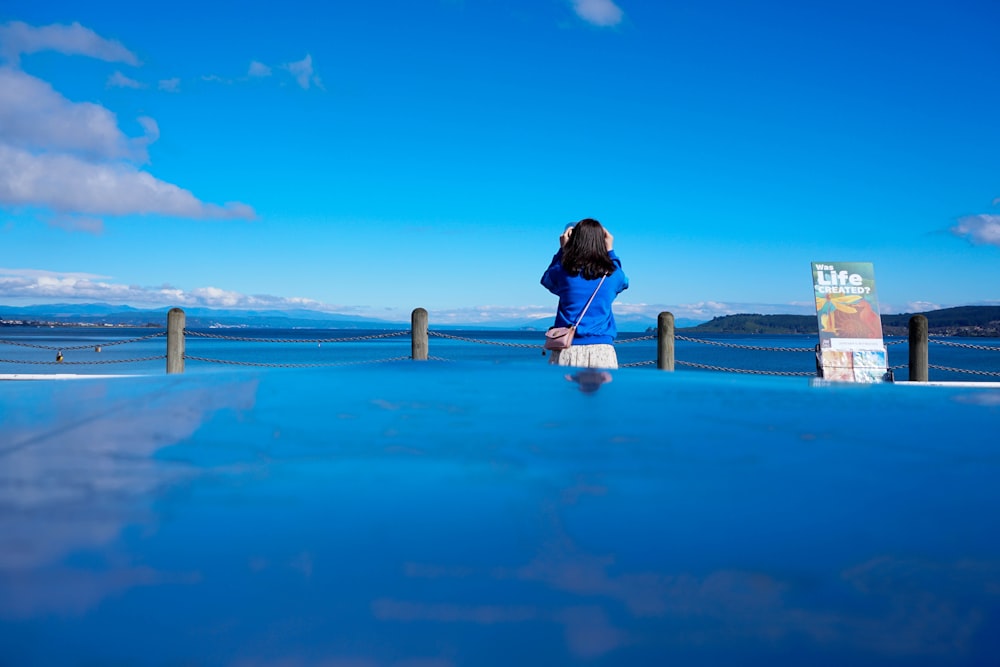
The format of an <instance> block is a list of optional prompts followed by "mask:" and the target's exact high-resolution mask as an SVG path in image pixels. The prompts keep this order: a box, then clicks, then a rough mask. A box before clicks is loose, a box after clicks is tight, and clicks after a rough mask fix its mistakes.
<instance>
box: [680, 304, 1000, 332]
mask: <svg viewBox="0 0 1000 667" xmlns="http://www.w3.org/2000/svg"><path fill="white" fill-rule="evenodd" d="M913 315H923V316H925V317H926V318H927V329H928V332H929V333H932V334H937V335H941V336H996V337H1000V306H959V307H957V308H942V309H940V310H931V311H925V312H922V313H902V314H899V315H882V333H883V334H884V335H886V336H905V335H906V334H907V332H908V330H909V329H908V327H909V322H910V318H911V317H912V316H913ZM678 328H679V327H678ZM816 330H817V322H816V316H815V315H755V314H741V315H724V316H722V317H716V318H715V319H713V320H711V321H709V322H705V323H703V324H699V325H697V326H694V327H691V328H689V329H688V331H691V332H695V333H734V334H810V333H816Z"/></svg>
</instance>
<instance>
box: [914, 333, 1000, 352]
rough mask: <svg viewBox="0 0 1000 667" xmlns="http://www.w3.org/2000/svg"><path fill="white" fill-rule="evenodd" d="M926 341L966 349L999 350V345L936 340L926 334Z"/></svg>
mask: <svg viewBox="0 0 1000 667" xmlns="http://www.w3.org/2000/svg"><path fill="white" fill-rule="evenodd" d="M927 342H928V343H934V344H935V345H947V346H948V347H962V348H965V349H967V350H985V351H986V352H1000V347H991V346H989V345H973V344H971V343H953V342H952V341H950V340H938V339H936V338H934V337H933V336H928V338H927Z"/></svg>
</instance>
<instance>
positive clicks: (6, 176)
mask: <svg viewBox="0 0 1000 667" xmlns="http://www.w3.org/2000/svg"><path fill="white" fill-rule="evenodd" d="M0 204H3V205H8V206H41V207H45V208H50V209H52V210H54V211H57V212H59V213H77V214H81V213H82V214H85V215H131V214H150V213H152V214H159V215H170V216H179V217H186V218H243V219H252V218H253V217H254V212H253V209H251V208H250V207H249V206H247V205H246V204H239V203H231V204H226V205H225V206H217V205H215V204H206V203H204V202H202V201H200V200H198V199H197V198H196V197H195V196H194V195H193V194H191V193H190V192H189V191H187V190H184V189H182V188H179V187H177V186H176V185H173V184H171V183H167V182H165V181H161V180H159V179H157V178H155V177H153V176H152V175H151V174H149V173H147V172H144V171H140V170H139V169H137V168H136V167H134V166H133V165H131V164H128V163H124V162H108V163H103V164H95V163H91V162H87V161H85V160H82V159H80V158H77V157H75V156H73V155H52V154H41V155H36V154H34V153H30V152H28V151H25V150H21V149H17V148H12V147H9V146H3V145H2V144H0Z"/></svg>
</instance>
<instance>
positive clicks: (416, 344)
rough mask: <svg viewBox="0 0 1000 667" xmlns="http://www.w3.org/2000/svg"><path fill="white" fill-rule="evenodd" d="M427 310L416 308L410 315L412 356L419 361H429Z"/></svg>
mask: <svg viewBox="0 0 1000 667" xmlns="http://www.w3.org/2000/svg"><path fill="white" fill-rule="evenodd" d="M427 350H428V343H427V311H426V310H424V309H423V308H414V309H413V313H412V314H411V315H410V356H411V358H413V359H416V360H419V361H427Z"/></svg>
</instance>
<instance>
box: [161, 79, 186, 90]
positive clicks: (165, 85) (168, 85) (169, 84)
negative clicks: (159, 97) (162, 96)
mask: <svg viewBox="0 0 1000 667" xmlns="http://www.w3.org/2000/svg"><path fill="white" fill-rule="evenodd" d="M158 87H159V89H160V90H163V91H166V92H168V93H179V92H180V91H181V80H180V79H179V78H177V77H174V78H173V79H163V80H162V81H160V83H159V86H158Z"/></svg>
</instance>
